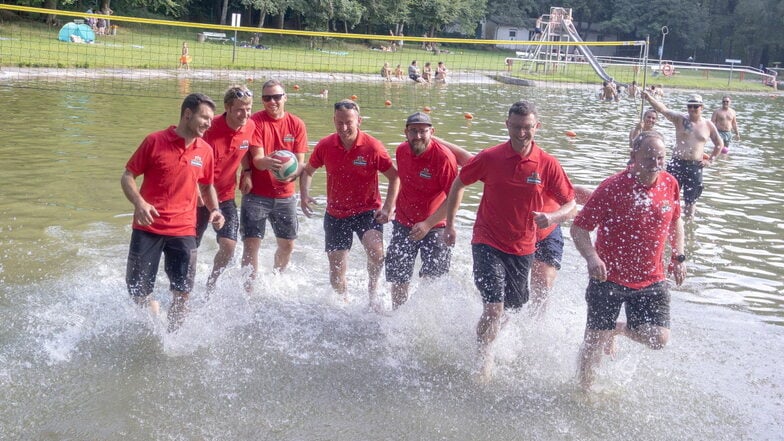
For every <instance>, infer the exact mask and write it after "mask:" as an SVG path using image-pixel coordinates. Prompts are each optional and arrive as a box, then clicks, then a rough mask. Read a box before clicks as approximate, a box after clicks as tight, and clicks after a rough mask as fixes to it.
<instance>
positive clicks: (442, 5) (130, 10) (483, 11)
mask: <svg viewBox="0 0 784 441" xmlns="http://www.w3.org/2000/svg"><path fill="white" fill-rule="evenodd" d="M17 3H19V4H27V5H32V6H42V7H47V8H58V7H59V8H62V9H75V10H80V9H81V10H86V9H88V8H93V9H94V10H105V9H109V8H111V9H113V10H114V11H115V13H116V14H122V15H142V16H150V15H158V16H163V17H168V18H173V19H182V20H188V21H198V22H208V23H221V24H226V22H227V20H229V18H228V17H230V14H231V13H232V12H240V13H242V14H243V25H244V26H257V27H268V28H287V29H306V30H319V31H333V32H354V33H372V34H384V35H387V34H388V33H389V32H390V31H392V32H393V33H395V34H397V35H400V34H405V35H414V36H422V35H424V34H428V35H431V36H443V35H455V34H461V35H465V36H469V37H475V36H477V29H478V27H479V24H480V22H481V21H482V20H483V19H485V18H486V17H499V18H502V19H503V20H504V21H506V22H507V24H512V25H528V26H530V25H531V23H533V19H535V17H538V16H539V15H541V14H544V13H547V12H549V10H550V7H551V6H560V7H564V8H572V11H573V16H574V18H575V21H576V22H580V23H582V25H583V26H586V25H593V26H596V27H597V28H598V29H600V30H602V31H604V32H606V33H607V34H609V35H617V36H618V38H619V39H622V40H637V39H645V38H646V36H650V38H651V46H652V48H651V56H652V57H653V58H656V57H657V56H658V47H659V46H660V45H661V40H662V27H663V26H667V28H668V30H669V33H668V34H667V36H666V38H665V44H664V52H663V57H664V58H667V59H675V60H686V59H688V57H692V58H694V59H695V60H696V61H701V62H709V63H723V62H724V59H725V58H740V59H742V61H743V63H744V64H748V65H754V66H756V65H758V64H764V65H769V64H772V63H773V62H777V61H781V62H784V32H782V30H784V0H687V1H685V2H684V1H682V0H569V1H563V2H562V3H561V4H553V3H551V2H545V1H543V0H27V1H25V0H22V1H18V2H17Z"/></svg>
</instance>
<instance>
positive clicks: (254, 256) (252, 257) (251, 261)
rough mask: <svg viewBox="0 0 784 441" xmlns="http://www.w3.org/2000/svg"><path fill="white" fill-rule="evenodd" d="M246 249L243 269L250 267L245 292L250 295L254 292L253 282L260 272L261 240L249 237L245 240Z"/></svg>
mask: <svg viewBox="0 0 784 441" xmlns="http://www.w3.org/2000/svg"><path fill="white" fill-rule="evenodd" d="M243 244H244V248H243V250H242V267H243V268H245V267H247V266H250V275H249V276H248V280H246V281H245V291H247V292H248V294H250V293H251V292H253V281H254V280H256V274H257V273H258V271H259V248H261V239H259V238H258V237H247V238H245V239H243Z"/></svg>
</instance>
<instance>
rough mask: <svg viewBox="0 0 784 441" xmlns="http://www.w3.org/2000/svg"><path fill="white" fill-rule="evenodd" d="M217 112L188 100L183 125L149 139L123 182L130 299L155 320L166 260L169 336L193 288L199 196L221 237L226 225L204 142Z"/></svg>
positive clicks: (200, 99)
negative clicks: (129, 209)
mask: <svg viewBox="0 0 784 441" xmlns="http://www.w3.org/2000/svg"><path fill="white" fill-rule="evenodd" d="M214 111H215V103H214V102H213V101H212V100H211V99H210V97H208V96H206V95H204V94H200V93H192V94H190V95H188V96H187V97H185V100H184V101H183V102H182V106H181V108H180V122H179V124H178V125H176V126H171V127H169V128H168V129H166V130H162V131H159V132H155V133H152V134H150V135H147V137H146V138H144V141H142V143H141V145H140V146H139V148H138V149H137V150H136V152H134V154H133V155H132V156H131V159H129V160H128V163H127V164H126V166H125V172H124V173H123V175H122V178H121V179H120V184H121V186H122V190H123V193H124V194H125V197H126V198H128V200H129V201H131V203H132V204H133V207H134V210H133V233H132V234H131V245H130V249H129V250H128V266H127V272H126V276H125V281H126V284H127V286H128V292H129V293H130V295H131V297H132V298H133V300H134V301H135V302H136V303H137V304H139V305H141V306H145V307H149V308H150V310H151V311H152V312H153V313H155V314H157V312H158V302H157V301H156V300H153V299H151V298H150V294H152V291H153V288H154V286H155V276H156V274H157V273H158V265H159V263H160V260H161V254H163V255H164V257H165V268H166V275H167V276H168V277H169V287H170V290H171V293H172V303H171V307H170V308H169V312H168V319H169V331H170V332H172V331H175V330H177V329H178V328H179V327H180V325H181V324H182V321H183V320H184V318H185V314H186V313H187V311H188V305H187V304H188V297H189V296H190V292H191V289H192V288H193V277H194V273H195V270H196V267H195V265H196V204H197V200H198V196H197V193H200V194H201V197H202V198H203V200H204V205H205V206H206V207H207V210H208V211H209V218H208V219H207V221H208V222H209V223H211V224H212V225H213V227H215V228H216V229H220V228H222V227H223V222H224V219H223V214H221V211H220V208H218V197H217V194H216V192H215V187H214V186H213V181H214V172H213V171H214V168H213V156H212V148H211V147H210V145H209V144H207V142H205V141H204V140H203V139H202V136H204V133H205V132H206V131H207V129H209V128H210V124H211V123H212V117H213V115H214ZM140 175H144V180H143V181H142V185H141V188H139V187H137V186H136V178H137V177H138V176H140Z"/></svg>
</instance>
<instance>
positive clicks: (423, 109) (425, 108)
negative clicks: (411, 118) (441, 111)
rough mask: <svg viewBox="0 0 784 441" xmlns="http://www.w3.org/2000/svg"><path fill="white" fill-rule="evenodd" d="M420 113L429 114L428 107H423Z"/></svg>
mask: <svg viewBox="0 0 784 441" xmlns="http://www.w3.org/2000/svg"><path fill="white" fill-rule="evenodd" d="M422 111H423V112H425V113H430V106H425V107H423V108H422Z"/></svg>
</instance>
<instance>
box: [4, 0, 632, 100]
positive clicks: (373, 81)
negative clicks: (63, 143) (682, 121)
mask: <svg viewBox="0 0 784 441" xmlns="http://www.w3.org/2000/svg"><path fill="white" fill-rule="evenodd" d="M0 12H2V13H3V17H4V21H3V24H2V26H0V78H2V79H3V81H2V87H19V88H39V89H56V90H73V91H86V92H93V93H110V94H119V95H134V96H154V97H170V98H177V99H179V98H182V97H183V96H184V95H186V94H187V93H190V92H191V91H203V92H205V93H210V92H211V93H215V94H217V95H218V96H220V94H221V93H222V92H221V91H222V90H223V89H225V87H227V86H228V85H229V84H247V85H248V86H250V87H251V88H257V87H259V86H258V85H260V84H261V83H262V82H263V81H265V80H267V79H271V78H276V79H279V80H281V81H282V82H283V83H284V84H285V85H286V87H287V90H288V91H292V89H296V90H300V91H301V92H302V93H312V94H314V95H324V96H326V93H327V91H329V90H330V89H332V88H333V86H334V85H335V83H341V84H346V83H350V84H351V85H352V87H351V90H352V91H353V92H352V93H354V94H356V95H358V96H362V97H363V98H365V99H363V100H362V101H363V104H364V105H366V106H367V105H369V106H384V105H385V104H386V105H389V103H388V100H385V99H384V98H385V97H388V96H389V90H390V89H400V90H401V92H400V93H404V94H406V95H409V96H410V98H411V99H412V100H413V101H414V102H415V103H419V104H421V103H423V102H427V99H428V96H429V95H432V94H438V93H440V92H439V91H440V90H441V89H443V87H442V86H443V85H444V84H482V85H483V87H485V88H489V89H492V88H493V87H508V86H506V85H507V84H517V85H547V86H552V87H565V88H583V89H584V88H586V85H594V86H597V87H595V88H594V89H593V90H597V89H598V86H599V85H601V83H602V81H603V80H605V79H607V78H605V77H608V78H612V79H613V80H614V81H616V82H618V83H620V84H625V83H631V82H632V81H637V83H640V82H641V81H640V78H641V75H642V73H641V71H642V70H641V67H642V66H644V65H645V64H646V60H647V53H646V50H645V48H646V43H645V42H644V41H602V42H582V41H579V42H577V41H575V40H574V39H570V38H567V39H566V40H563V38H562V37H559V38H557V39H553V38H547V39H542V38H541V36H539V38H540V39H539V40H538V41H534V40H530V41H508V40H484V39H467V38H465V39H464V38H426V37H408V36H391V35H365V34H350V33H334V32H309V31H292V30H285V29H271V28H255V27H243V26H236V27H234V26H221V25H214V24H199V23H188V22H175V21H164V20H155V19H145V18H136V17H124V16H115V15H111V16H106V15H101V14H88V13H83V12H73V11H61V10H48V9H41V8H30V7H22V6H14V5H0ZM46 17H49V18H50V19H49V20H48V22H50V23H54V24H52V25H47V24H45V23H46V22H47V20H45V18H46ZM564 30H566V29H564ZM560 35H565V33H564V32H561V33H560ZM578 38H579V36H578ZM578 43H579V44H578ZM592 50H596V51H597V52H602V53H607V54H612V55H623V57H609V56H608V57H599V56H595V55H594V54H593V52H592ZM414 61H416V67H417V69H418V74H419V75H421V76H424V77H425V78H424V79H423V80H424V81H422V82H417V81H415V80H413V79H411V77H410V76H409V67H410V66H411V65H412V63H413V62H414ZM439 63H440V64H439ZM439 67H442V68H444V69H446V70H445V74H443V75H441V74H439ZM250 83H254V84H250ZM338 89H339V88H338ZM347 97H348V96H347ZM340 98H343V97H342V96H335V95H330V99H340Z"/></svg>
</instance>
